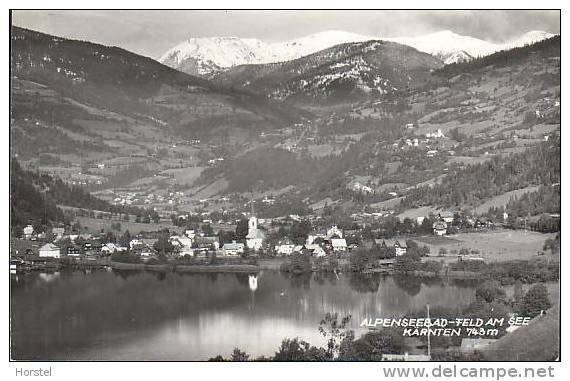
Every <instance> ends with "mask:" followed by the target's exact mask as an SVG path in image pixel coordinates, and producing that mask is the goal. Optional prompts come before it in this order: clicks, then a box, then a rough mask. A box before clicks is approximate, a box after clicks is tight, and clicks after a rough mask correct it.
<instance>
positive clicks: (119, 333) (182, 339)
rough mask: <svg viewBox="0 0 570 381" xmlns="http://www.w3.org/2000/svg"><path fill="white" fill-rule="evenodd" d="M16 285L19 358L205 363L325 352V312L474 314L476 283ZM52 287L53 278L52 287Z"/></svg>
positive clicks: (111, 276) (347, 278)
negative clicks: (301, 347)
mask: <svg viewBox="0 0 570 381" xmlns="http://www.w3.org/2000/svg"><path fill="white" fill-rule="evenodd" d="M46 275H53V277H51V278H46V276H45V275H44V276H42V275H41V274H28V275H25V276H19V278H18V279H17V280H16V278H15V277H13V278H12V280H11V314H12V316H11V317H12V332H11V334H12V357H13V358H16V359H46V360H48V359H94V360H98V359H105V360H204V359H208V358H210V357H213V356H215V355H218V354H221V355H223V356H228V355H229V353H230V352H231V351H232V350H233V348H234V347H240V348H241V349H243V350H245V351H247V352H248V353H250V354H252V355H254V356H259V355H263V354H265V355H272V354H273V353H274V352H275V350H276V349H277V347H278V346H279V344H280V343H281V340H282V339H283V338H285V337H296V336H298V337H301V338H303V339H305V340H307V341H309V342H311V343H313V344H318V345H322V344H324V343H323V342H322V340H323V338H322V336H321V335H320V334H319V333H318V330H317V328H318V324H319V322H320V320H321V319H322V318H323V316H324V314H325V313H327V312H338V313H339V315H341V316H345V315H348V314H351V315H352V317H353V319H352V323H351V324H352V328H353V329H355V330H356V331H357V332H358V331H359V327H358V324H359V322H361V321H362V320H363V319H364V318H371V317H373V318H376V317H384V316H393V315H398V314H401V313H404V312H407V311H416V310H420V309H423V308H424V306H425V304H426V303H429V304H430V305H432V306H436V305H442V306H458V305H466V304H468V303H470V302H471V301H473V300H474V298H475V295H474V294H475V293H474V288H473V286H474V285H472V284H465V285H463V284H457V283H452V282H449V283H448V282H447V281H444V280H441V279H432V280H429V281H426V280H423V281H422V280H419V279H416V278H410V277H390V276H380V275H369V276H356V275H348V274H341V275H340V276H336V275H335V274H305V275H300V276H293V275H289V274H282V273H280V272H277V271H263V272H261V273H260V274H258V275H257V276H252V275H248V274H210V273H208V274H184V275H182V274H174V273H168V274H166V273H138V272H117V271H113V272H106V271H95V272H93V273H91V274H86V273H82V272H71V271H69V272H67V271H66V272H61V273H59V274H58V275H57V276H55V274H46ZM47 279H50V280H49V281H48V280H47Z"/></svg>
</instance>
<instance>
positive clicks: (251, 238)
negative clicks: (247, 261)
mask: <svg viewBox="0 0 570 381" xmlns="http://www.w3.org/2000/svg"><path fill="white" fill-rule="evenodd" d="M245 239H246V243H247V247H248V249H252V250H259V249H261V248H262V247H263V241H264V240H265V233H264V232H263V231H261V230H260V229H258V227H257V217H255V216H251V217H250V219H249V225H248V230H247V236H246V237H245Z"/></svg>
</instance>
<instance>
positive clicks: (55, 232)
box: [51, 228, 65, 240]
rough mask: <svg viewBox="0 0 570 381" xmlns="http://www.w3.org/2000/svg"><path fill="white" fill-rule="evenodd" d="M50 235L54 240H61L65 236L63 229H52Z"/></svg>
mask: <svg viewBox="0 0 570 381" xmlns="http://www.w3.org/2000/svg"><path fill="white" fill-rule="evenodd" d="M51 232H52V234H53V235H54V236H55V239H56V240H60V239H62V238H63V235H64V234H65V228H53V229H51Z"/></svg>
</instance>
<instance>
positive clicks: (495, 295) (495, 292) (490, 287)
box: [475, 281, 506, 303]
mask: <svg viewBox="0 0 570 381" xmlns="http://www.w3.org/2000/svg"><path fill="white" fill-rule="evenodd" d="M475 296H476V298H477V299H481V300H484V301H486V302H487V303H491V302H493V301H497V300H498V301H504V300H505V297H506V293H505V290H503V288H502V287H501V284H500V283H499V282H497V281H487V282H485V283H483V284H481V285H480V286H479V287H477V290H476V291H475Z"/></svg>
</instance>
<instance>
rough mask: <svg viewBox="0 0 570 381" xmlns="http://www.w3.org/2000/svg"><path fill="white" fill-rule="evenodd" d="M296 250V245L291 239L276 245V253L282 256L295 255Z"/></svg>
mask: <svg viewBox="0 0 570 381" xmlns="http://www.w3.org/2000/svg"><path fill="white" fill-rule="evenodd" d="M294 248H295V244H294V243H293V242H292V241H291V240H290V239H289V238H285V239H284V240H282V241H280V242H279V244H277V245H275V251H276V252H277V254H281V255H290V254H291V253H293V249H294Z"/></svg>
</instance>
